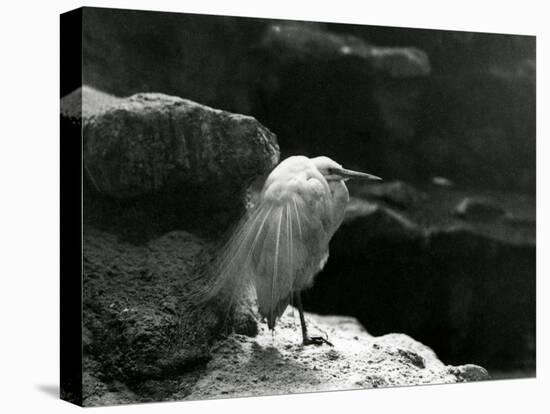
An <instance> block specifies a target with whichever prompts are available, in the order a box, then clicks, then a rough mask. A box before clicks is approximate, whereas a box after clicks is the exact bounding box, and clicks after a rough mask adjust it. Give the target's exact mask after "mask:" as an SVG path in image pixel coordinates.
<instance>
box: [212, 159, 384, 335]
mask: <svg viewBox="0 0 550 414" xmlns="http://www.w3.org/2000/svg"><path fill="white" fill-rule="evenodd" d="M350 178H363V179H368V180H379V179H380V178H379V177H376V176H374V175H371V174H366V173H361V172H356V171H351V170H347V169H345V168H342V166H341V165H340V164H338V163H336V162H335V161H333V160H331V159H330V158H328V157H316V158H307V157H304V156H292V157H289V158H286V159H285V160H283V161H282V162H281V163H280V164H279V165H278V166H277V167H276V168H275V169H273V171H272V172H271V173H270V174H269V176H268V177H267V179H266V181H265V183H264V185H263V189H262V191H261V194H260V197H259V202H258V203H257V205H256V206H254V207H253V208H252V209H251V210H250V211H249V212H248V214H247V215H246V216H245V217H244V218H243V219H242V220H241V221H240V223H239V224H238V226H237V227H236V229H235V230H234V232H233V233H232V235H231V237H230V238H229V240H228V242H227V243H226V244H225V246H224V247H223V249H222V250H221V253H220V254H219V256H217V259H216V260H215V261H214V264H213V268H212V271H213V284H212V285H210V286H209V292H208V294H207V296H208V298H209V299H215V300H216V302H218V304H220V305H223V306H231V305H233V304H234V303H235V302H236V301H237V300H238V299H239V297H241V296H242V295H244V294H245V291H246V290H247V288H251V289H252V290H253V292H255V295H256V298H257V303H258V311H259V313H260V315H261V316H262V317H263V318H265V320H266V321H267V325H268V327H269V329H271V330H273V329H274V328H275V323H276V320H277V318H279V317H280V316H281V315H282V314H283V312H284V311H285V309H286V308H287V306H288V305H289V304H292V303H293V304H294V305H295V306H296V307H297V308H298V311H299V313H300V324H301V327H302V337H303V344H304V345H309V344H316V345H319V344H322V343H328V344H329V345H331V344H330V343H329V342H328V341H327V340H326V339H325V338H322V337H310V336H309V335H308V333H307V326H306V322H305V318H304V314H303V307H302V302H301V297H300V292H301V291H302V290H304V289H307V288H309V287H311V286H312V285H313V281H314V278H315V275H316V274H317V273H319V271H321V270H322V269H323V267H324V265H325V263H326V262H327V259H328V255H329V251H328V250H329V241H330V239H331V238H332V236H333V235H334V232H335V231H336V230H337V229H338V227H339V226H340V224H341V223H342V221H343V219H344V213H345V209H346V205H347V203H348V201H349V193H348V190H347V188H346V185H345V183H344V182H345V181H346V180H347V179H350Z"/></svg>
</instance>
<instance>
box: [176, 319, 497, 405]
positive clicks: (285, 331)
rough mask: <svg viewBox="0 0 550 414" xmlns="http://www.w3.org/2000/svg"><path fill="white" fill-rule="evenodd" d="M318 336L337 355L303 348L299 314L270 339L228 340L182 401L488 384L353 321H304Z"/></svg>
mask: <svg viewBox="0 0 550 414" xmlns="http://www.w3.org/2000/svg"><path fill="white" fill-rule="evenodd" d="M306 320H307V321H308V323H309V326H310V329H311V330H312V332H313V333H315V335H317V334H320V335H328V337H329V339H330V341H331V342H332V343H333V344H334V347H330V346H306V347H304V346H303V345H301V343H300V341H301V333H300V325H299V319H298V314H297V311H295V310H294V309H289V310H287V312H286V313H285V314H284V315H283V317H282V319H281V321H280V323H279V324H278V325H277V328H276V330H275V332H274V334H273V335H272V334H271V332H269V331H268V330H267V329H265V327H262V329H261V331H260V334H259V335H258V336H257V337H256V338H249V337H246V336H242V335H232V336H230V337H229V338H227V339H226V340H224V341H221V342H219V343H217V344H216V346H215V348H214V349H213V350H212V360H211V361H210V362H209V363H208V365H207V366H206V369H205V371H204V372H203V373H202V374H201V377H200V378H199V380H198V381H197V383H196V384H195V385H194V386H193V388H192V390H191V393H190V394H189V395H188V396H186V397H185V398H186V399H202V398H227V397H246V396H257V395H273V394H294V393H304V392H318V391H336V390H351V389H364V388H378V387H392V386H404V385H420V384H445V383H456V382H464V381H477V380H486V379H488V378H489V375H488V374H487V371H486V370H485V369H483V368H481V367H479V366H476V365H466V366H458V367H453V366H447V365H445V364H443V363H442V362H441V361H440V360H439V359H438V358H437V356H436V354H435V353H434V352H433V351H432V350H431V349H430V348H428V347H426V346H425V345H422V344H421V343H419V342H417V341H415V340H413V339H411V338H410V337H408V336H406V335H402V334H389V335H384V336H380V337H373V336H371V335H369V334H368V333H367V332H366V331H365V330H364V329H363V328H362V327H361V325H360V324H359V323H358V322H357V320H355V319H354V318H349V317H339V316H318V315H314V314H306Z"/></svg>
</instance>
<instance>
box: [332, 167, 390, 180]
mask: <svg viewBox="0 0 550 414" xmlns="http://www.w3.org/2000/svg"><path fill="white" fill-rule="evenodd" d="M331 173H332V174H334V175H336V176H339V177H341V179H344V180H346V179H350V178H355V179H361V180H381V178H380V177H378V176H376V175H372V174H367V173H364V172H359V171H353V170H347V169H345V168H333V169H332V171H331Z"/></svg>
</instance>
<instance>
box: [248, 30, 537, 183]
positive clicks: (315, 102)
mask: <svg viewBox="0 0 550 414" xmlns="http://www.w3.org/2000/svg"><path fill="white" fill-rule="evenodd" d="M347 28H348V26H346V25H338V26H331V25H326V26H323V27H314V28H311V27H309V26H303V25H301V26H300V25H298V26H297V24H296V23H292V24H288V25H286V26H285V25H284V24H277V25H273V26H271V27H270V28H268V29H266V34H265V35H264V38H263V40H262V43H261V45H262V48H261V52H262V53H263V55H262V56H263V61H262V62H263V66H262V67H266V69H265V74H264V77H263V78H262V82H261V84H260V85H259V86H258V98H257V100H256V103H257V105H256V106H255V109H256V111H257V112H256V113H257V116H258V118H259V119H260V120H261V121H262V122H263V123H264V124H265V125H267V126H268V127H270V128H271V129H272V130H274V131H276V132H277V133H278V134H279V136H280V137H281V146H282V148H283V154H291V153H306V154H311V155H316V154H317V153H319V152H320V151H321V149H322V150H324V151H325V152H327V151H328V152H330V153H331V154H333V155H334V157H335V158H336V159H338V160H339V161H340V162H343V163H346V164H349V165H352V166H357V167H361V168H362V169H365V170H370V171H373V172H374V173H376V174H378V175H381V176H384V177H390V178H399V179H405V180H419V179H420V180H426V179H427V178H428V177H430V176H433V175H444V176H446V177H448V178H450V179H451V180H453V181H455V182H458V183H462V184H468V185H475V186H478V187H484V188H491V187H493V188H494V187H499V188H503V189H516V190H518V189H519V190H521V191H526V190H528V191H532V190H534V187H535V185H534V183H535V162H534V161H535V71H534V67H533V63H534V38H529V37H522V36H516V37H511V36H510V37H506V36H504V35H501V36H500V37H499V36H496V35H492V36H491V35H484V34H469V35H470V36H467V37H464V38H462V37H460V36H458V37H456V39H455V38H454V37H452V34H450V33H448V32H438V31H431V32H430V31H425V32H426V33H424V35H418V34H416V32H414V31H407V33H409V32H410V33H411V36H410V37H407V38H406V39H405V38H403V39H402V40H403V43H401V44H399V43H397V42H396V41H394V42H392V41H391V39H392V36H391V33H390V34H389V38H388V39H389V40H388V39H386V41H385V43H384V46H373V45H372V44H371V43H370V41H371V40H373V41H374V42H375V44H376V43H377V42H382V41H383V40H382V37H381V36H377V33H378V31H380V32H384V31H385V29H384V28H376V27H365V28H360V27H358V26H351V27H349V29H350V30H349V31H347V30H346V29H347ZM334 29H337V30H338V32H335V30H334ZM401 32H404V30H403V29H401ZM350 33H354V34H355V36H354V35H351V34H350ZM392 33H393V35H394V37H396V38H397V37H398V35H399V33H400V29H395V28H394V29H393V32H392ZM415 34H416V35H415ZM449 36H450V37H449ZM405 37H406V36H405ZM470 37H471V38H470ZM512 39H515V41H516V42H519V45H516V46H514V47H506V46H507V43H506V42H507V41H508V40H509V41H512ZM388 42H390V44H388ZM437 42H442V45H448V49H445V48H444V47H443V46H441V47H436V46H437ZM454 43H458V44H460V45H462V46H461V48H459V49H458V50H455V49H453V48H452V47H451V45H453V44H454ZM403 44H405V45H411V47H403V46H402V45H403ZM398 45H400V46H398ZM497 47H500V48H501V49H500V50H498V51H494V50H493V48H497ZM426 48H427V49H428V50H429V52H428V53H426ZM521 48H523V50H522V53H518V51H521ZM509 49H511V52H516V53H511V56H508V57H505V56H504V55H500V53H502V50H509ZM430 52H431V53H430ZM459 53H462V54H463V56H462V58H463V60H464V61H463V62H460V64H459V66H458V67H457V66H455V67H453V66H448V65H447V60H448V61H452V59H453V58H455V57H456V56H455V54H459ZM468 53H470V54H471V55H468ZM480 55H481V56H480ZM474 56H475V57H474ZM432 59H433V60H435V61H436V63H435V64H432ZM283 102H284V103H285V104H284V105H283V104H282V103H283ZM289 103H290V104H289ZM304 120H307V121H306V122H304ZM320 143H322V145H321V144H320Z"/></svg>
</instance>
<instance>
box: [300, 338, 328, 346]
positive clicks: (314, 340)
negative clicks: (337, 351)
mask: <svg viewBox="0 0 550 414" xmlns="http://www.w3.org/2000/svg"><path fill="white" fill-rule="evenodd" d="M303 344H304V345H317V346H319V345H323V344H327V345H328V346H334V345H332V343H330V342H329V341H328V339H326V338H323V337H322V336H308V337H307V338H304V341H303Z"/></svg>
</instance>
